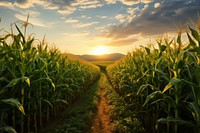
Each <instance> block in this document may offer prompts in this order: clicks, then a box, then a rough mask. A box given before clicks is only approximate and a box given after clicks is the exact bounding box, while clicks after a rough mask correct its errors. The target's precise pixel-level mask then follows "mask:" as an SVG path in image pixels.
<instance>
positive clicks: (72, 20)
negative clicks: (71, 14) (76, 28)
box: [65, 18, 78, 23]
mask: <svg viewBox="0 0 200 133" xmlns="http://www.w3.org/2000/svg"><path fill="white" fill-rule="evenodd" d="M65 22H66V23H76V22H78V20H77V19H72V18H70V19H66V20H65Z"/></svg>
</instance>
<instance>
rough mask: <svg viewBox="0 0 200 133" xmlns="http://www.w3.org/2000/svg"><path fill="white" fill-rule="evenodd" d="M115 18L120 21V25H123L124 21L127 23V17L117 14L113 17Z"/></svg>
mask: <svg viewBox="0 0 200 133" xmlns="http://www.w3.org/2000/svg"><path fill="white" fill-rule="evenodd" d="M115 18H116V19H117V20H118V21H120V22H121V23H124V22H125V21H127V15H125V14H117V15H116V16H115Z"/></svg>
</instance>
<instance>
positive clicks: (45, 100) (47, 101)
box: [42, 98, 53, 108]
mask: <svg viewBox="0 0 200 133" xmlns="http://www.w3.org/2000/svg"><path fill="white" fill-rule="evenodd" d="M42 100H43V101H44V102H46V103H48V104H49V105H50V106H51V107H52V108H53V105H52V104H51V102H50V101H49V100H47V99H44V98H42Z"/></svg>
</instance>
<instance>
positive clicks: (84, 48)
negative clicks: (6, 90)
mask: <svg viewBox="0 0 200 133" xmlns="http://www.w3.org/2000/svg"><path fill="white" fill-rule="evenodd" d="M199 12H200V1H199V0H188V1H187V0H94V1H90V0H60V1H56V0H51V1H50V0H1V1H0V20H1V22H0V29H2V28H4V30H0V31H1V33H0V34H4V33H5V31H10V24H12V23H17V24H19V23H21V22H23V21H26V19H27V16H28V15H29V23H31V24H32V25H33V26H31V25H30V26H28V34H29V35H30V34H32V33H34V36H35V38H36V39H39V40H42V38H43V37H44V36H45V38H46V41H47V42H48V43H49V44H50V45H55V46H56V48H58V49H59V50H60V51H61V52H66V53H72V54H76V55H85V54H89V55H104V54H112V53H122V54H125V55H126V54H127V53H128V52H131V51H132V50H134V49H135V48H138V47H140V45H142V46H146V45H148V44H154V43H156V39H157V38H159V37H160V36H162V35H163V34H167V36H168V37H169V38H174V37H177V32H178V31H179V30H180V27H183V29H184V28H186V26H187V25H188V24H190V23H191V20H192V21H195V22H197V21H198V13H199ZM180 24H181V26H180ZM19 26H20V27H21V25H19ZM185 36H186V35H183V38H184V37H185Z"/></svg>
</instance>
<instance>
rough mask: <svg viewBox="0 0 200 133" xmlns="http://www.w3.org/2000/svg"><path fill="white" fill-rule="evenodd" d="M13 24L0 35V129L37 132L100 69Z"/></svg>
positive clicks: (27, 132)
mask: <svg viewBox="0 0 200 133" xmlns="http://www.w3.org/2000/svg"><path fill="white" fill-rule="evenodd" d="M13 26H14V27H13ZM13 26H12V28H11V32H10V33H6V34H2V35H0V132H12V133H15V132H19V133H30V132H34V133H37V132H39V131H40V130H41V129H42V128H43V127H44V125H45V124H46V122H48V121H49V119H50V118H52V117H56V116H58V115H59V113H60V112H61V111H62V110H63V109H64V108H66V107H67V106H69V105H70V104H71V103H72V102H73V101H74V100H75V99H77V98H78V97H79V96H81V95H83V93H84V89H86V88H87V87H89V86H90V85H91V83H93V82H94V80H96V79H97V77H98V76H99V73H100V71H99V68H98V67H96V66H94V65H92V64H89V63H86V62H84V61H80V60H78V59H73V58H70V57H68V55H67V54H62V53H61V52H60V51H59V50H58V49H56V48H54V47H50V46H49V45H48V44H47V43H46V42H45V40H42V41H38V40H36V39H34V37H33V36H32V35H27V34H26V30H27V29H26V28H27V25H26V23H24V25H23V26H24V27H23V29H19V27H18V26H17V25H16V24H15V25H13ZM13 29H16V30H15V31H16V32H17V34H15V33H14V32H13V31H14V30H13ZM21 30H24V33H22V31H21ZM2 32H3V30H1V33H2Z"/></svg>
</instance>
